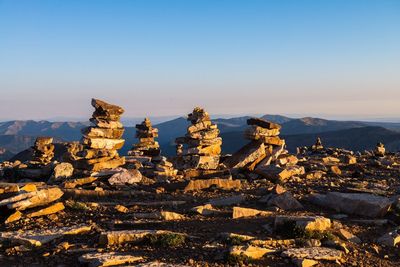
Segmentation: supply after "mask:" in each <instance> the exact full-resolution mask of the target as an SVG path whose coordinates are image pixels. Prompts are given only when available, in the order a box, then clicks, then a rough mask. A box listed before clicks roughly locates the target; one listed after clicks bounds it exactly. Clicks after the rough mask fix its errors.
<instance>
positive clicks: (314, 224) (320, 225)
mask: <svg viewBox="0 0 400 267" xmlns="http://www.w3.org/2000/svg"><path fill="white" fill-rule="evenodd" d="M288 221H293V222H295V223H296V226H297V227H300V228H301V229H304V230H307V231H320V232H323V231H326V230H328V229H330V228H331V225H332V224H331V220H330V219H328V218H325V217H322V216H285V215H282V216H276V217H275V222H274V227H275V228H277V227H278V226H280V225H282V224H284V223H285V222H288Z"/></svg>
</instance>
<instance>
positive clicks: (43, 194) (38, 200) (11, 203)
mask: <svg viewBox="0 0 400 267" xmlns="http://www.w3.org/2000/svg"><path fill="white" fill-rule="evenodd" d="M63 194H64V193H63V191H62V190H61V189H60V188H58V187H53V188H47V189H42V190H39V191H33V192H28V193H22V194H19V195H17V196H13V197H10V198H7V199H3V200H2V201H0V206H5V205H7V207H8V208H9V209H16V210H25V209H27V208H33V207H37V206H43V205H46V204H48V203H51V202H53V201H55V200H57V199H59V198H60V197H61V196H62V195H63Z"/></svg>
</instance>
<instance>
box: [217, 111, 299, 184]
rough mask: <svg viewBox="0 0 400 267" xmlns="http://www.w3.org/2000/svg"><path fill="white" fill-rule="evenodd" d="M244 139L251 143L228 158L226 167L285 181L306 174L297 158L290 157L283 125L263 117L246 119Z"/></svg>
mask: <svg viewBox="0 0 400 267" xmlns="http://www.w3.org/2000/svg"><path fill="white" fill-rule="evenodd" d="M247 124H248V125H249V128H248V129H246V131H245V133H244V136H245V138H246V139H248V140H250V143H248V144H247V145H245V146H244V147H242V148H241V149H240V150H239V151H237V152H236V153H234V154H233V155H232V156H231V157H228V158H227V159H226V160H225V161H224V164H225V165H226V166H228V167H229V168H231V169H233V170H237V171H241V170H248V171H251V172H254V173H255V174H258V175H259V176H262V177H263V178H270V179H274V180H276V179H279V180H286V179H288V178H290V177H291V176H293V175H299V174H303V173H304V168H302V167H298V166H296V164H297V162H298V159H297V157H295V156H293V155H289V154H288V152H287V151H286V149H285V140H283V139H281V138H280V137H279V134H280V129H281V126H280V125H279V124H276V123H273V122H269V121H266V120H263V119H260V118H250V119H248V120H247Z"/></svg>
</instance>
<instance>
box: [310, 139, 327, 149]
mask: <svg viewBox="0 0 400 267" xmlns="http://www.w3.org/2000/svg"><path fill="white" fill-rule="evenodd" d="M323 149H324V146H323V145H322V141H321V138H319V137H318V138H317V140H316V141H315V144H314V145H313V146H312V147H311V150H312V151H321V150H323Z"/></svg>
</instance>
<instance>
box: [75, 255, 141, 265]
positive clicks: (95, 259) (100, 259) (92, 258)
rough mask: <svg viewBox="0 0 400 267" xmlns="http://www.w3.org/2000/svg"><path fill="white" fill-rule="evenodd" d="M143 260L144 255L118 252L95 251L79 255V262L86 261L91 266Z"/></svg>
mask: <svg viewBox="0 0 400 267" xmlns="http://www.w3.org/2000/svg"><path fill="white" fill-rule="evenodd" d="M141 260H143V257H138V256H132V255H128V254H123V253H118V252H101V253H99V252H93V253H87V254H84V255H82V256H80V257H79V262H80V263H86V264H88V265H89V267H103V266H115V265H122V264H128V263H134V262H137V261H141Z"/></svg>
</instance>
